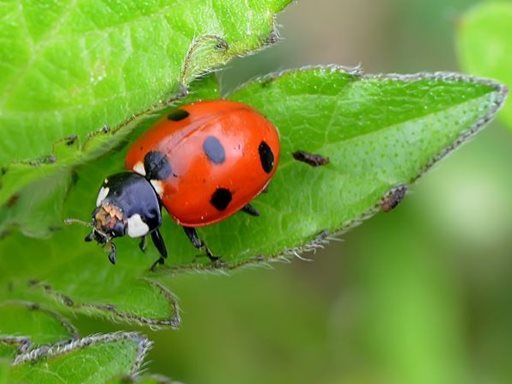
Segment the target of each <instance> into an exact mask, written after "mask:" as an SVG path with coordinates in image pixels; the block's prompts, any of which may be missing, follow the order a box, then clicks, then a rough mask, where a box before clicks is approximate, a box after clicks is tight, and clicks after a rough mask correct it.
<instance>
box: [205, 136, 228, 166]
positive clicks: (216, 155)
mask: <svg viewBox="0 0 512 384" xmlns="http://www.w3.org/2000/svg"><path fill="white" fill-rule="evenodd" d="M203 151H204V153H205V154H206V157H208V160H210V161H211V162H212V163H215V164H222V163H223V162H224V160H225V159H226V152H225V151H224V147H223V146H222V143H221V142H220V141H219V139H217V138H216V137H215V136H208V137H207V138H206V140H205V141H204V143H203Z"/></svg>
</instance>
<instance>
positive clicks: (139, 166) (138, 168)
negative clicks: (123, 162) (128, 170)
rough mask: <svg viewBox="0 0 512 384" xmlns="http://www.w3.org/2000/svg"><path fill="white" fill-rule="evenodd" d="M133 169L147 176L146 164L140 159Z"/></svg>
mask: <svg viewBox="0 0 512 384" xmlns="http://www.w3.org/2000/svg"><path fill="white" fill-rule="evenodd" d="M132 169H133V171H134V172H136V173H138V174H139V175H142V176H146V169H145V168H144V164H142V161H138V162H137V163H135V165H134V166H133V168H132Z"/></svg>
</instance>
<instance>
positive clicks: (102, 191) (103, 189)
mask: <svg viewBox="0 0 512 384" xmlns="http://www.w3.org/2000/svg"><path fill="white" fill-rule="evenodd" d="M109 192H110V188H108V187H101V189H100V191H99V192H98V198H97V199H96V206H97V207H99V206H100V205H101V203H102V202H103V200H105V197H107V195H108V193H109Z"/></svg>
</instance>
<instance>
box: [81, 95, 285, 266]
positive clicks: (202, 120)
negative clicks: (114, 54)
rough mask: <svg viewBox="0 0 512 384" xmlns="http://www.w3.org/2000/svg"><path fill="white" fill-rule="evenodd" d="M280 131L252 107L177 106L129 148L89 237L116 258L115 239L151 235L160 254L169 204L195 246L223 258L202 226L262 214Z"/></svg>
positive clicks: (103, 194) (220, 103)
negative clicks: (259, 202) (257, 200)
mask: <svg viewBox="0 0 512 384" xmlns="http://www.w3.org/2000/svg"><path fill="white" fill-rule="evenodd" d="M279 152H280V147H279V135H278V132H277V130H276V128H275V127H274V126H273V125H272V123H270V122H269V121H268V120H267V119H266V118H265V117H263V116H262V115H261V114H259V113H258V112H256V111H255V110H254V109H253V108H251V107H249V106H248V105H245V104H242V103H239V102H234V101H227V100H215V101H202V102H196V103H192V104H189V105H184V106H182V107H180V108H179V109H176V110H175V111H173V112H172V113H170V114H169V115H168V116H166V117H165V118H164V119H162V120H160V121H159V122H158V123H157V124H156V125H155V126H153V127H152V128H151V129H149V130H148V131H146V132H145V133H144V134H143V135H142V136H141V137H139V138H138V139H137V140H136V141H135V142H134V143H133V144H132V145H131V147H130V148H129V150H128V154H127V156H126V160H125V166H126V169H128V171H127V172H122V173H118V174H115V175H112V176H110V177H107V178H106V179H105V181H104V183H103V185H102V186H101V188H100V190H99V193H98V197H97V201H96V209H95V210H94V212H93V214H92V227H93V230H92V232H91V233H90V234H89V235H88V236H87V237H86V238H85V240H86V241H91V240H96V241H97V242H98V243H99V244H102V245H108V246H109V249H110V251H109V260H110V261H111V262H112V263H113V264H114V263H115V261H116V250H115V246H114V244H113V243H112V239H113V238H115V237H121V236H125V235H128V236H130V237H135V238H141V243H140V246H141V248H142V249H144V247H145V239H146V236H147V235H150V236H151V239H152V240H153V243H154V244H155V246H156V248H157V249H158V251H159V253H160V258H159V259H158V260H157V261H156V262H155V263H154V264H153V266H152V268H154V267H155V266H156V265H157V264H163V263H164V260H165V258H166V257H167V250H166V247H165V244H164V241H163V238H162V236H161V234H160V231H159V227H160V224H161V223H162V216H161V207H162V206H163V207H165V209H166V210H167V212H169V214H170V215H171V217H172V218H173V219H174V220H175V221H176V223H178V224H179V225H181V226H182V227H183V229H184V230H185V233H186V234H187V236H188V238H189V239H190V241H191V242H192V244H193V245H194V246H195V247H196V248H198V249H201V250H202V251H204V252H205V253H206V255H207V256H208V257H209V258H210V259H211V260H212V261H215V260H217V259H218V257H216V256H214V254H213V253H212V252H211V251H210V250H209V249H208V247H207V246H206V244H205V243H204V242H203V241H202V240H201V239H200V238H199V236H198V235H197V232H196V228H197V227H202V226H205V225H209V224H213V223H216V222H219V221H221V220H224V219H226V218H227V217H229V216H231V215H233V214H235V213H236V212H239V211H244V212H246V213H249V214H251V215H254V216H257V215H258V211H257V210H256V209H255V208H254V207H252V206H251V205H250V204H249V203H250V202H251V200H252V199H254V197H256V196H258V195H259V194H260V193H261V192H262V191H263V190H264V189H265V187H266V186H267V185H268V183H269V182H270V179H271V178H272V176H273V175H274V173H275V172H276V168H277V165H278V163H279Z"/></svg>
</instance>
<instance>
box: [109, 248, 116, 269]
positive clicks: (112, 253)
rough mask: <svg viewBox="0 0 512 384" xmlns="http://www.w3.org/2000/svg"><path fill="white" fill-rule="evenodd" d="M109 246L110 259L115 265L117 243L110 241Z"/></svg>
mask: <svg viewBox="0 0 512 384" xmlns="http://www.w3.org/2000/svg"><path fill="white" fill-rule="evenodd" d="M108 246H109V248H110V249H109V251H108V261H110V262H111V263H112V264H114V265H115V263H116V260H117V257H116V256H117V251H116V245H115V244H114V243H108Z"/></svg>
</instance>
